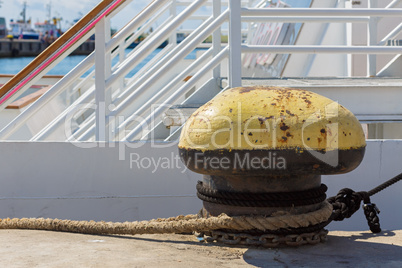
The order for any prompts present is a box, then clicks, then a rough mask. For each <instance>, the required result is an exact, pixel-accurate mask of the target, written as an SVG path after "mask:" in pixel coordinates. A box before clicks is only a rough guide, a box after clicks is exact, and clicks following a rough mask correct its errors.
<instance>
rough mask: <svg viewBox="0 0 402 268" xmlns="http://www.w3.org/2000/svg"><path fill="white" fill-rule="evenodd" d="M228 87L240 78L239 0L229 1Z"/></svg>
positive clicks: (236, 83)
mask: <svg viewBox="0 0 402 268" xmlns="http://www.w3.org/2000/svg"><path fill="white" fill-rule="evenodd" d="M229 13H230V15H229V87H231V88H232V87H240V86H241V84H242V80H241V0H231V1H229Z"/></svg>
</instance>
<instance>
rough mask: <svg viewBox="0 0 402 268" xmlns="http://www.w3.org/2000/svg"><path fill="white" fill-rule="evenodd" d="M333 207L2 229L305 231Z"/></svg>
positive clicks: (33, 223) (17, 224) (42, 222)
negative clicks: (265, 214) (282, 212)
mask: <svg viewBox="0 0 402 268" xmlns="http://www.w3.org/2000/svg"><path fill="white" fill-rule="evenodd" d="M331 213H332V206H331V205H330V204H329V203H328V202H323V204H322V206H321V208H320V209H319V210H316V211H312V212H309V213H305V214H296V215H283V216H277V217H263V216H235V217H230V216H228V215H226V214H221V215H219V216H217V217H209V218H199V217H198V216H197V215H187V216H178V217H173V218H167V219H156V220H150V221H135V222H123V223H120V222H103V221H102V222H95V221H71V220H59V219H43V218H40V219H35V218H32V219H28V218H22V219H18V218H14V219H2V220H0V229H31V230H49V231H63V232H73V233H85V234H130V235H135V234H161V233H188V232H194V231H196V232H205V231H211V230H218V229H230V230H237V231H244V230H260V231H266V230H279V229H283V228H302V227H308V226H312V225H316V224H319V223H322V222H326V221H327V220H328V218H329V217H330V216H331Z"/></svg>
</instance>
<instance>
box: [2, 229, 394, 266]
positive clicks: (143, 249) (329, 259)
mask: <svg viewBox="0 0 402 268" xmlns="http://www.w3.org/2000/svg"><path fill="white" fill-rule="evenodd" d="M0 245H1V246H0V267H218V266H219V267H232V268H233V267H398V268H400V267H402V230H393V231H391V230H389V231H387V230H384V231H383V232H382V233H379V234H373V233H371V232H370V231H362V232H350V231H348V232H346V231H331V232H329V234H328V241H327V242H325V243H320V244H317V245H304V246H300V247H297V248H292V247H287V248H262V247H245V246H226V245H220V244H216V243H200V242H198V240H197V239H196V237H195V236H194V235H180V234H164V235H137V236H110V235H105V236H103V235H84V234H75V233H63V232H49V231H32V230H0Z"/></svg>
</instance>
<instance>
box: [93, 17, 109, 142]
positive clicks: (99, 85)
mask: <svg viewBox="0 0 402 268" xmlns="http://www.w3.org/2000/svg"><path fill="white" fill-rule="evenodd" d="M108 39H110V20H109V19H108V18H102V19H101V20H100V21H99V22H98V23H97V24H96V26H95V109H96V112H95V114H96V123H95V138H96V141H107V139H108V138H107V134H108V131H107V130H106V126H107V124H106V110H107V109H108V107H109V104H110V103H111V91H109V92H108V94H107V93H106V77H108V76H110V72H111V70H110V65H111V59H110V53H106V43H107V41H108Z"/></svg>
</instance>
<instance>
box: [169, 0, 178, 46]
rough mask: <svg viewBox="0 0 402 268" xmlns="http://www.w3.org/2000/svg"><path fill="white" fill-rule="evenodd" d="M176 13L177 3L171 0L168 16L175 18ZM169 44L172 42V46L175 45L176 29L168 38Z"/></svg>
mask: <svg viewBox="0 0 402 268" xmlns="http://www.w3.org/2000/svg"><path fill="white" fill-rule="evenodd" d="M176 15H177V3H176V0H171V4H170V16H172V18H175V17H176ZM169 44H172V45H174V46H176V45H177V31H173V33H172V35H171V36H170V38H169Z"/></svg>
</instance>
